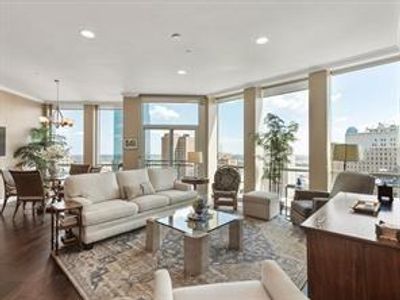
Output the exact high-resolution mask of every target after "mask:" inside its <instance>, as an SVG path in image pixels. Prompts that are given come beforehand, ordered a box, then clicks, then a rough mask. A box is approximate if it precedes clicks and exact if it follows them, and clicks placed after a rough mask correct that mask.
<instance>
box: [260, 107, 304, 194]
mask: <svg viewBox="0 0 400 300" xmlns="http://www.w3.org/2000/svg"><path fill="white" fill-rule="evenodd" d="M263 124H264V126H265V128H266V131H265V132H262V133H257V134H256V136H255V140H256V144H257V145H258V146H260V147H262V148H263V150H264V154H263V156H262V160H263V179H267V180H268V186H269V190H270V191H274V192H277V193H279V192H280V185H281V181H282V174H283V171H284V169H285V168H286V167H287V165H288V164H289V163H290V156H291V155H292V153H293V147H292V144H293V142H294V141H295V140H296V137H295V134H296V133H297V131H298V129H299V125H298V124H297V123H296V122H289V123H288V124H286V123H285V121H284V120H282V119H281V118H280V117H278V116H277V115H274V114H271V113H269V114H267V116H266V117H265V118H264V121H263Z"/></svg>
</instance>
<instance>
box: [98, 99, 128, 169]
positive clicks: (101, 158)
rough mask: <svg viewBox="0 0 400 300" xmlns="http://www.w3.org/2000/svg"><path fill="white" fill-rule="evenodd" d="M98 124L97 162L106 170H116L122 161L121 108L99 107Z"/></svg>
mask: <svg viewBox="0 0 400 300" xmlns="http://www.w3.org/2000/svg"><path fill="white" fill-rule="evenodd" d="M98 124H99V126H98V128H99V134H98V136H99V141H98V145H99V147H98V164H100V165H102V166H103V170H106V171H115V170H118V166H119V165H120V164H121V163H122V134H123V112H122V109H121V108H102V107H100V109H99V118H98Z"/></svg>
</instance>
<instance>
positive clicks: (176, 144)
mask: <svg viewBox="0 0 400 300" xmlns="http://www.w3.org/2000/svg"><path fill="white" fill-rule="evenodd" d="M144 136H145V163H146V167H168V166H172V167H175V168H176V169H177V171H178V176H179V177H182V176H192V175H194V173H193V164H191V163H190V162H188V160H187V159H188V152H193V151H195V149H196V130H195V129H179V128H151V127H147V128H145V130H144Z"/></svg>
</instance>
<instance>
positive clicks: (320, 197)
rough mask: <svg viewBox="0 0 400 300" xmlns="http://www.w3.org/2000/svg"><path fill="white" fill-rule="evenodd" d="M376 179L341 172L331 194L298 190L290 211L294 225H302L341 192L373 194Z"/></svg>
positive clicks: (364, 175)
mask: <svg viewBox="0 0 400 300" xmlns="http://www.w3.org/2000/svg"><path fill="white" fill-rule="evenodd" d="M374 187H375V178H374V177H372V176H370V175H367V174H361V173H356V172H341V173H339V174H338V176H337V177H336V180H335V183H334V184H333V187H332V190H331V192H326V191H310V190H296V192H295V195H294V199H293V202H292V205H291V209H290V219H291V221H292V223H293V224H296V225H297V224H301V223H303V221H305V220H306V219H307V218H308V217H309V216H311V215H312V214H313V213H314V212H315V211H317V210H318V209H319V208H321V207H322V206H323V205H324V204H326V202H327V201H329V199H331V198H333V197H334V196H335V195H337V194H338V193H340V192H347V193H359V194H372V193H373V192H374Z"/></svg>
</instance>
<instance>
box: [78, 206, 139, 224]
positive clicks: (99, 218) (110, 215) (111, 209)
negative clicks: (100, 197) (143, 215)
mask: <svg viewBox="0 0 400 300" xmlns="http://www.w3.org/2000/svg"><path fill="white" fill-rule="evenodd" d="M138 211H139V207H138V206H137V205H136V204H135V203H134V202H128V201H124V200H110V201H104V202H101V203H96V204H93V205H89V206H85V207H84V209H83V212H82V223H83V226H90V225H95V224H100V223H104V222H109V221H113V220H118V219H121V218H125V217H129V216H132V218H134V215H136V214H137V213H138Z"/></svg>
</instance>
